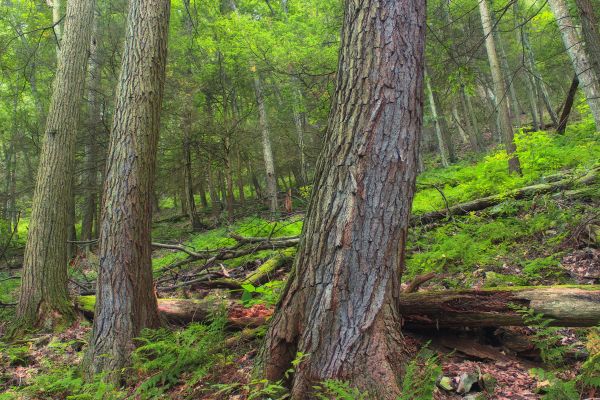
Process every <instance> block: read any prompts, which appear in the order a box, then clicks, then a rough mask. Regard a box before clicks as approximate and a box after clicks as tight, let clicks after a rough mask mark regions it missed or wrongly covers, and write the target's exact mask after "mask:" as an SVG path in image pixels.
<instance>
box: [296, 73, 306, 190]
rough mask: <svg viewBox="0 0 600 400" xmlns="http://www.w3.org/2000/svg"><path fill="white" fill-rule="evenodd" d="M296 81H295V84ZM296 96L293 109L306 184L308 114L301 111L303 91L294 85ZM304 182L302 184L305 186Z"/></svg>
mask: <svg viewBox="0 0 600 400" xmlns="http://www.w3.org/2000/svg"><path fill="white" fill-rule="evenodd" d="M295 83H296V82H295V81H293V84H295ZM292 90H293V91H294V98H293V102H294V104H293V106H292V110H293V113H294V125H295V126H296V134H297V135H298V152H299V154H300V176H301V178H302V182H303V183H304V184H305V183H306V181H307V178H306V156H305V154H304V125H305V120H306V115H305V114H304V112H302V111H301V109H302V108H301V106H300V103H301V102H302V93H301V92H300V90H299V89H298V88H297V87H296V86H294V87H293V89H292ZM304 184H303V185H302V186H304Z"/></svg>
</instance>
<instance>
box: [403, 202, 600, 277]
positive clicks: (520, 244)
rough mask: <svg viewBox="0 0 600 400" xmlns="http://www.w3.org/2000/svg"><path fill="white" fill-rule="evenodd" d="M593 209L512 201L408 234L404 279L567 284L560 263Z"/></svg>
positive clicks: (417, 229) (559, 204)
mask: <svg viewBox="0 0 600 400" xmlns="http://www.w3.org/2000/svg"><path fill="white" fill-rule="evenodd" d="M596 207H597V206H595V205H593V204H592V205H586V204H583V203H576V204H571V205H569V206H566V205H565V203H564V202H562V201H561V200H556V199H554V198H552V197H551V196H543V197H539V198H536V199H534V200H527V201H514V200H510V201H507V202H506V203H504V204H502V205H500V206H498V207H495V208H493V209H491V210H489V211H488V212H487V213H482V214H477V215H476V214H470V215H467V216H464V217H459V218H454V219H452V220H451V221H448V222H446V223H444V224H441V225H439V226H437V227H434V228H427V227H421V228H416V229H414V230H412V231H411V232H410V235H409V243H408V255H407V261H406V273H405V277H406V279H409V280H410V279H411V278H412V277H414V276H415V275H418V274H423V273H428V272H436V273H440V274H447V275H448V276H447V277H446V279H445V283H446V285H447V286H449V287H469V286H471V285H472V284H474V283H476V281H477V280H478V279H479V280H481V279H483V280H484V284H485V285H486V286H506V285H539V284H544V283H553V284H554V283H569V282H570V279H569V277H568V275H567V274H566V272H565V271H564V269H563V268H562V267H561V259H562V257H563V256H564V255H565V254H566V252H567V251H569V247H570V246H568V245H569V241H570V240H571V239H572V235H573V232H574V231H575V230H576V229H577V228H578V227H579V226H580V224H582V223H584V222H585V220H586V219H587V218H589V217H590V215H593V213H594V209H595V208H596Z"/></svg>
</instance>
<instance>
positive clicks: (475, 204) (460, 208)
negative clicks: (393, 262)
mask: <svg viewBox="0 0 600 400" xmlns="http://www.w3.org/2000/svg"><path fill="white" fill-rule="evenodd" d="M599 172H600V168H599V167H596V168H593V169H591V170H590V171H588V172H587V173H586V174H585V175H583V176H581V177H579V178H572V177H567V178H564V179H561V180H559V181H556V182H550V183H539V184H537V185H531V186H526V187H522V188H519V189H514V190H511V191H509V192H507V193H501V194H497V195H493V196H488V197H483V198H480V199H476V200H472V201H468V202H466V203H461V204H457V205H455V206H451V207H448V208H447V209H444V210H439V211H433V212H430V213H426V214H422V215H415V216H413V217H412V218H411V226H417V225H422V224H430V223H432V222H435V221H438V220H441V219H444V218H446V217H449V216H453V215H466V214H468V213H470V212H472V211H481V210H484V209H486V208H489V207H493V206H495V205H498V204H500V203H502V202H503V201H506V200H507V199H515V200H520V199H526V198H531V197H534V196H537V195H541V194H546V193H552V192H557V191H560V190H564V189H572V188H576V187H579V186H584V185H590V184H592V183H594V182H596V180H597V178H598V173H599Z"/></svg>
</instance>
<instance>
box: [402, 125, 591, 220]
mask: <svg viewBox="0 0 600 400" xmlns="http://www.w3.org/2000/svg"><path fill="white" fill-rule="evenodd" d="M599 139H600V133H597V132H595V131H594V128H593V122H592V121H589V120H586V121H584V122H582V123H579V124H576V125H571V126H570V127H569V129H568V130H567V132H566V133H565V135H557V134H555V133H554V132H529V133H520V134H518V135H517V136H516V138H515V141H516V142H517V149H518V150H517V152H518V155H519V160H520V161H521V167H522V169H523V176H518V175H516V174H512V175H509V174H508V167H507V155H506V152H505V151H504V150H502V149H498V150H496V151H493V152H492V153H490V154H488V155H486V156H483V157H482V158H481V159H479V160H476V161H474V162H460V163H457V164H453V165H451V166H450V167H448V168H437V169H431V170H428V171H425V172H424V173H422V174H421V175H420V176H419V178H418V181H417V182H418V191H417V194H416V195H415V199H414V202H413V213H415V214H422V213H426V212H430V211H437V210H440V209H443V208H444V207H445V206H446V203H445V201H444V198H443V197H442V196H441V194H440V191H442V192H443V194H444V196H445V198H446V200H447V201H448V204H449V205H453V204H458V203H462V202H465V201H469V200H473V199H477V198H480V197H484V196H489V195H493V194H498V193H503V192H506V191H508V190H511V189H516V188H519V187H523V186H527V185H529V184H532V183H534V182H541V181H544V179H545V178H547V177H549V176H551V175H554V174H556V173H558V172H560V171H563V170H568V169H574V170H576V171H578V170H581V171H584V170H585V169H587V168H590V167H593V166H595V165H597V164H598V162H599V161H598V160H600V140H599Z"/></svg>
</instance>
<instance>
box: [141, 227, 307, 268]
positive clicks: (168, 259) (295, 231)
mask: <svg viewBox="0 0 600 400" xmlns="http://www.w3.org/2000/svg"><path fill="white" fill-rule="evenodd" d="M301 231H302V220H301V219H299V218H291V219H288V220H284V221H275V222H271V221H267V220H265V219H262V218H258V217H251V218H245V219H243V220H240V221H237V222H235V223H234V224H233V225H230V226H227V227H221V228H217V229H212V230H209V231H205V232H201V233H198V234H194V235H192V236H191V237H189V238H188V240H187V241H185V242H184V243H183V245H184V246H186V247H188V248H189V249H190V250H194V251H201V250H214V249H219V248H224V247H230V246H233V245H235V244H236V243H237V242H236V241H235V240H234V239H232V238H231V237H230V234H231V233H236V234H238V235H241V236H245V237H273V238H277V237H284V236H298V235H299V234H300V232H301ZM276 253H277V251H274V250H262V251H258V252H256V253H253V254H249V255H247V256H244V257H240V258H236V259H233V260H226V261H224V262H223V264H224V265H225V266H226V267H229V268H234V267H237V266H240V265H243V264H244V263H246V262H248V261H252V260H256V259H265V258H268V257H270V256H272V255H274V254H276ZM155 254H157V255H158V256H156V257H155V258H154V259H153V262H152V265H153V268H154V272H155V274H160V272H161V271H162V270H163V269H164V268H165V267H167V266H169V265H171V264H173V263H176V262H177V261H180V260H183V259H185V258H187V255H186V254H185V253H183V252H179V251H169V250H163V251H160V252H156V253H155Z"/></svg>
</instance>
